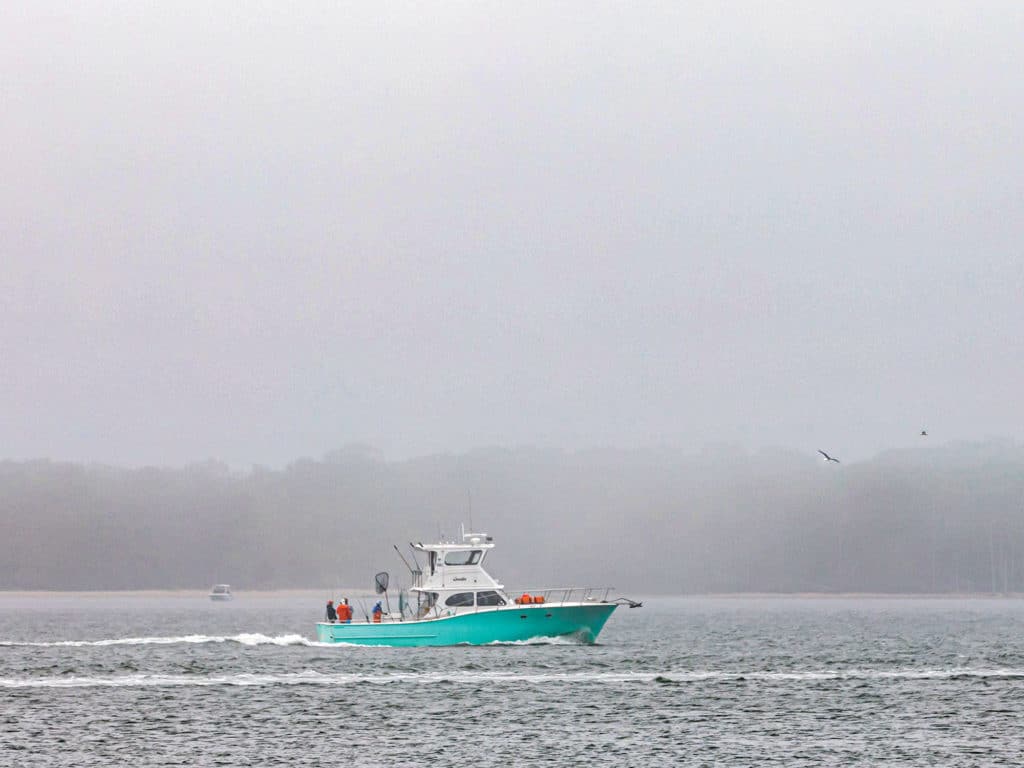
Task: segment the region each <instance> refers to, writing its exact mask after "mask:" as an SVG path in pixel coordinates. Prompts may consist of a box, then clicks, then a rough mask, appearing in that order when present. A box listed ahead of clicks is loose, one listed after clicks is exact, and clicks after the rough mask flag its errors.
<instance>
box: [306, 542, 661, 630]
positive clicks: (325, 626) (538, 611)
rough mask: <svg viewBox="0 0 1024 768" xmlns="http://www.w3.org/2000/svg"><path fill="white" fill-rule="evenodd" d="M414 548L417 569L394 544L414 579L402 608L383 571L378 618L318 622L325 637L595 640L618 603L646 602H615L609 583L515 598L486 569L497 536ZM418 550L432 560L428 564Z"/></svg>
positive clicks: (378, 579)
mask: <svg viewBox="0 0 1024 768" xmlns="http://www.w3.org/2000/svg"><path fill="white" fill-rule="evenodd" d="M409 546H410V547H411V549H412V551H413V554H412V558H413V562H414V563H415V564H416V567H413V566H410V565H409V563H408V561H407V560H405V558H404V557H403V556H402V554H401V552H400V551H399V550H398V547H397V546H396V547H395V551H396V552H398V554H399V557H402V560H403V562H405V564H406V566H407V567H408V568H409V571H410V575H411V577H412V586H411V587H410V588H409V590H408V593H406V592H404V591H400V592H399V595H398V599H397V601H396V602H397V611H392V610H391V604H390V602H391V600H390V595H389V594H388V591H387V590H388V582H389V577H388V574H387V573H386V572H382V573H378V574H377V577H376V588H377V594H379V595H382V596H383V597H382V599H381V600H380V601H379V602H378V604H377V606H375V607H374V611H373V612H372V615H371V613H370V612H364V613H363V614H362V615H361V616H360V615H357V616H355V617H353V618H352V619H351V620H348V621H326V620H325V621H321V622H319V623H317V625H316V635H317V639H318V640H319V641H320V642H322V643H350V644H353V645H383V646H400V647H412V646H434V645H483V644H487V643H514V642H522V641H528V640H536V639H538V638H572V639H574V640H576V641H578V642H581V643H593V642H594V641H595V640H596V639H597V636H598V634H600V632H601V629H602V628H603V627H604V625H605V622H606V621H608V618H609V617H610V616H611V615H612V612H613V611H614V610H615V609H616V608H617V607H618V606H620V605H628V606H629V607H630V608H638V607H640V605H641V604H640V603H638V602H636V601H634V600H629V599H627V598H623V597H620V598H616V599H609V593H610V592H611V588H610V587H600V588H598V587H553V588H552V587H548V588H544V589H531V590H526V591H523V592H522V593H518V592H517V593H515V596H512V595H510V594H509V593H507V592H506V591H505V587H504V586H503V585H502V584H499V583H498V582H497V581H495V579H494V578H493V577H491V575H490V574H488V573H487V571H485V570H484V568H483V564H484V560H485V559H486V558H487V555H488V554H489V553H490V552H491V550H492V549H494V540H493V538H492V537H490V536H488V535H487V534H485V533H463V534H462V538H461V541H441V542H439V543H437V544H423V543H418V544H411V543H410V545H409ZM417 552H419V553H421V554H422V555H423V556H424V558H425V560H426V562H425V564H424V565H423V567H420V563H419V559H418V558H417V557H416V553H417ZM407 594H408V597H407ZM384 604H386V605H387V610H385V608H384Z"/></svg>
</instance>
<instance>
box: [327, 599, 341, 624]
mask: <svg viewBox="0 0 1024 768" xmlns="http://www.w3.org/2000/svg"><path fill="white" fill-rule="evenodd" d="M339 607H340V606H339ZM337 620H338V613H337V611H335V610H334V601H333V600H328V601H327V621H330V622H335V621H337Z"/></svg>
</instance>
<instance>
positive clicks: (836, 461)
mask: <svg viewBox="0 0 1024 768" xmlns="http://www.w3.org/2000/svg"><path fill="white" fill-rule="evenodd" d="M818 453H820V454H821V455H822V456H824V457H825V461H834V462H835V463H836V464H838V463H839V459H833V458H832V457H831V456H829V455H828V454H827V453H825V452H824V451H823V450H821V448H819V449H818Z"/></svg>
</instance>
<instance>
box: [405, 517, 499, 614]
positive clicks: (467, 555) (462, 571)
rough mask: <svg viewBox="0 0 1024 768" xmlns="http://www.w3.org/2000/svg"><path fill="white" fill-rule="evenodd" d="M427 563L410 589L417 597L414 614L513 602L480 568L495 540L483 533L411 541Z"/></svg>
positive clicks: (452, 611)
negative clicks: (457, 538)
mask: <svg viewBox="0 0 1024 768" xmlns="http://www.w3.org/2000/svg"><path fill="white" fill-rule="evenodd" d="M412 548H413V549H415V550H418V551H420V552H423V553H424V554H425V555H426V558H427V562H426V565H425V566H424V569H423V572H422V573H420V574H417V575H416V576H415V578H414V580H413V585H412V587H411V588H410V590H409V591H410V592H412V593H413V594H414V595H416V597H417V598H418V604H419V608H418V610H417V614H416V615H417V616H418V617H422V618H426V617H428V616H430V617H434V616H453V615H455V614H458V613H469V612H472V611H475V610H477V609H479V608H498V607H501V606H505V605H510V604H511V603H512V602H513V601H512V600H511V599H510V598H509V596H508V595H507V594H505V587H504V585H503V584H499V583H498V582H497V581H496V580H495V579H494V578H493V577H492V576H491V575H490V574H489V573H487V571H485V570H484V568H483V562H484V560H485V559H486V558H487V555H488V553H489V552H490V551H491V550H492V549H494V540H493V539H492V538H491V537H490V536H488V535H487V534H486V533H463V534H462V541H461V542H455V541H442V542H439V543H437V544H422V543H419V544H413V545H412Z"/></svg>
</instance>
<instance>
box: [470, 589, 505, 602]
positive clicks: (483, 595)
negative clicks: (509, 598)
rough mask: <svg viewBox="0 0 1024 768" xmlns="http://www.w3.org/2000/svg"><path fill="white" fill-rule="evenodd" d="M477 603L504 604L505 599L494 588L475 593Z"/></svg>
mask: <svg viewBox="0 0 1024 768" xmlns="http://www.w3.org/2000/svg"><path fill="white" fill-rule="evenodd" d="M476 604H477V605H504V604H505V599H504V598H503V597H502V596H501V595H499V594H498V593H497V592H495V591H494V590H489V591H487V592H477V593H476Z"/></svg>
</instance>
